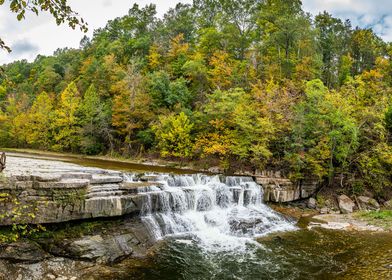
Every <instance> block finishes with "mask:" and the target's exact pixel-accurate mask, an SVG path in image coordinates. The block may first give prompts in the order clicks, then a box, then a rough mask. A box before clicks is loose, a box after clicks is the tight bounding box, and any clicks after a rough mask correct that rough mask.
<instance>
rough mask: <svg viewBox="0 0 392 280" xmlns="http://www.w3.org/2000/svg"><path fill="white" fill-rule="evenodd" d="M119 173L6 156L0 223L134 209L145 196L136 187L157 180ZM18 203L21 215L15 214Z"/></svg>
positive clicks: (61, 219)
mask: <svg viewBox="0 0 392 280" xmlns="http://www.w3.org/2000/svg"><path fill="white" fill-rule="evenodd" d="M124 176H126V175H125V174H122V173H120V172H117V171H111V170H103V169H99V168H89V167H82V166H78V165H74V164H69V163H62V162H57V161H46V160H37V159H28V158H18V157H12V156H9V157H8V168H7V170H6V172H5V177H3V178H2V180H1V181H0V194H3V196H5V197H4V199H2V200H0V209H2V211H1V212H2V213H0V214H5V216H6V217H4V218H2V219H1V220H0V225H8V224H11V223H14V222H15V221H17V222H19V223H40V224H41V223H58V222H65V221H71V220H82V219H89V218H98V217H115V216H122V215H126V214H131V213H137V212H139V211H140V210H141V208H142V205H143V198H144V196H143V194H139V191H140V190H141V189H146V188H147V189H148V187H152V186H158V185H159V183H157V182H133V181H132V180H128V179H127V180H125V177H124ZM16 202H17V203H20V204H17V203H16ZM18 205H19V206H18ZM19 208H20V209H19ZM22 208H23V212H24V213H23V215H18V214H16V213H17V212H20V210H21V209H22Z"/></svg>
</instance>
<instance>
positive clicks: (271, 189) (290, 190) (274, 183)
mask: <svg viewBox="0 0 392 280" xmlns="http://www.w3.org/2000/svg"><path fill="white" fill-rule="evenodd" d="M255 180H256V182H257V183H258V184H260V185H261V186H262V187H263V190H264V201H272V202H290V201H295V200H299V199H304V198H309V197H310V196H312V195H313V194H314V193H315V192H316V190H317V188H318V182H317V181H313V180H308V181H302V182H301V183H299V184H294V183H293V182H291V181H290V180H289V179H287V178H284V177H282V175H281V174H280V172H272V171H271V172H266V171H263V172H259V173H258V174H256V176H255Z"/></svg>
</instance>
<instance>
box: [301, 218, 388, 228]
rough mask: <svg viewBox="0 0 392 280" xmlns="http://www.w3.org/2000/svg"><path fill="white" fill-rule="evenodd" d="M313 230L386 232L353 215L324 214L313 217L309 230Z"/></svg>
mask: <svg viewBox="0 0 392 280" xmlns="http://www.w3.org/2000/svg"><path fill="white" fill-rule="evenodd" d="M313 228H324V229H332V230H344V231H373V232H384V231H386V230H385V229H384V228H382V227H378V226H374V225H370V224H369V223H367V222H365V221H362V220H359V219H358V218H356V217H354V216H353V215H352V214H324V215H317V216H313V217H312V219H311V221H310V223H309V225H308V229H313Z"/></svg>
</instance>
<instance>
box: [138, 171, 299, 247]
mask: <svg viewBox="0 0 392 280" xmlns="http://www.w3.org/2000/svg"><path fill="white" fill-rule="evenodd" d="M132 180H135V177H132ZM156 181H157V183H156V186H149V187H145V188H140V189H139V194H140V195H143V197H144V201H143V207H142V211H141V218H142V221H143V222H144V224H145V225H146V227H147V228H148V229H149V231H150V233H151V235H152V236H153V237H154V238H155V239H161V238H163V237H165V236H169V235H181V236H184V235H187V236H191V237H192V238H193V239H194V240H196V241H197V242H198V244H199V245H201V246H202V247H203V248H204V249H207V250H212V251H222V250H223V251H226V250H240V249H245V248H246V245H247V244H248V243H253V238H254V237H257V236H262V235H265V234H269V233H272V232H276V231H286V230H293V229H295V226H294V225H293V224H292V223H290V222H288V221H287V220H285V219H284V218H283V217H282V216H281V215H279V214H277V213H276V212H274V211H273V210H272V209H271V208H269V207H268V206H266V205H265V204H264V203H263V202H262V197H263V193H262V189H261V187H260V186H259V185H257V184H256V183H255V182H254V181H253V179H252V178H250V177H233V176H226V177H224V176H207V175H200V174H198V175H158V177H157V178H156Z"/></svg>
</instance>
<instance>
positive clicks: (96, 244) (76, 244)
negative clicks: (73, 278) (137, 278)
mask: <svg viewBox="0 0 392 280" xmlns="http://www.w3.org/2000/svg"><path fill="white" fill-rule="evenodd" d="M138 243H139V241H138V240H137V239H136V238H135V237H134V236H133V234H122V235H117V236H109V237H103V236H101V235H94V236H86V237H83V238H82V239H79V240H75V241H73V242H71V243H70V244H68V247H67V249H66V250H67V251H68V253H69V254H70V255H71V256H73V257H75V258H79V259H86V260H95V261H97V262H99V263H113V262H115V261H118V260H121V259H124V258H126V257H128V256H130V255H132V253H133V251H134V249H133V247H135V246H136V245H137V244H138Z"/></svg>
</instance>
